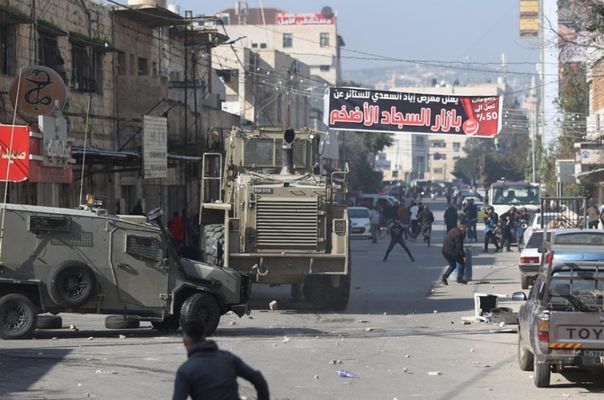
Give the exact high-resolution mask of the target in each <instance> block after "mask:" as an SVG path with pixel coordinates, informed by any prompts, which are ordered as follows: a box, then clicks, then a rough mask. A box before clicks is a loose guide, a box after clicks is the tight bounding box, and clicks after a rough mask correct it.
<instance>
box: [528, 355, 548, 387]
mask: <svg viewBox="0 0 604 400" xmlns="http://www.w3.org/2000/svg"><path fill="white" fill-rule="evenodd" d="M533 358H534V360H533V365H534V366H533V368H534V373H533V376H534V379H535V386H537V387H538V388H545V387H549V381H550V378H551V375H552V371H551V368H550V365H549V364H548V363H539V362H538V361H537V357H533Z"/></svg>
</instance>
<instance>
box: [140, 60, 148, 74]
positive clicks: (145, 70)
mask: <svg viewBox="0 0 604 400" xmlns="http://www.w3.org/2000/svg"><path fill="white" fill-rule="evenodd" d="M138 75H139V76H142V75H149V62H148V61H147V59H146V58H143V57H139V58H138Z"/></svg>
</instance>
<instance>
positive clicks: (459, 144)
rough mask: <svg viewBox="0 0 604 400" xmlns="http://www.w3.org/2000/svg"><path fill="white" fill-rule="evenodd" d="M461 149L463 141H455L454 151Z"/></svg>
mask: <svg viewBox="0 0 604 400" xmlns="http://www.w3.org/2000/svg"><path fill="white" fill-rule="evenodd" d="M459 150H461V143H459V142H454V143H453V151H455V152H459Z"/></svg>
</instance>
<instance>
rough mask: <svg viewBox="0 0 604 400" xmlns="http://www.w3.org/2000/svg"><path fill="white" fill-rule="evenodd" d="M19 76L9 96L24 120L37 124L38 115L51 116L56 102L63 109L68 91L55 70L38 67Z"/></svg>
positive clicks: (13, 83) (22, 72)
mask: <svg viewBox="0 0 604 400" xmlns="http://www.w3.org/2000/svg"><path fill="white" fill-rule="evenodd" d="M19 76H20V78H21V79H19ZM19 76H17V78H16V79H15V80H13V82H12V84H11V87H10V92H9V95H10V101H11V103H12V105H13V107H16V108H17V114H19V116H20V117H21V118H23V120H25V121H27V122H33V123H35V122H37V121H38V115H50V114H51V113H52V111H53V109H54V105H55V101H58V103H59V109H61V110H62V109H63V107H64V106H65V99H66V98H67V89H66V88H65V83H64V82H63V79H62V78H61V77H60V76H59V74H58V73H57V72H56V71H55V70H53V69H50V68H48V67H43V66H39V65H38V66H34V67H29V68H25V69H23V70H22V71H21V73H20V75H19ZM17 92H18V93H17Z"/></svg>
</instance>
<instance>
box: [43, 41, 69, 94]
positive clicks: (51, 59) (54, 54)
mask: <svg viewBox="0 0 604 400" xmlns="http://www.w3.org/2000/svg"><path fill="white" fill-rule="evenodd" d="M38 43H39V44H40V50H39V56H40V65H44V66H45V67H48V68H52V69H54V70H55V71H57V73H58V74H59V75H60V76H61V78H63V81H65V83H67V74H66V73H65V61H64V60H63V57H61V52H60V51H59V45H58V44H57V37H56V36H52V35H47V34H44V33H42V32H39V39H38Z"/></svg>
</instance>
